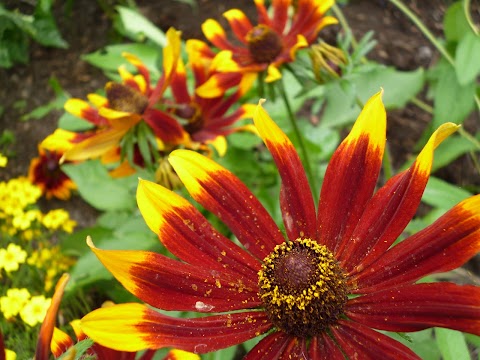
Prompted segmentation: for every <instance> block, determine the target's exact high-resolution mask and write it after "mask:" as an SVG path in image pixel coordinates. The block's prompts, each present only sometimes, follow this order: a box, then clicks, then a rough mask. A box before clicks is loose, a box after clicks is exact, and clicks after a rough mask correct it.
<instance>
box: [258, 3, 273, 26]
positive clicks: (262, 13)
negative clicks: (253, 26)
mask: <svg viewBox="0 0 480 360" xmlns="http://www.w3.org/2000/svg"><path fill="white" fill-rule="evenodd" d="M254 2H255V6H256V7H257V17H258V19H257V20H258V23H259V24H265V25H268V26H270V27H271V26H272V21H271V20H270V18H269V17H268V12H267V9H266V8H265V5H264V4H263V3H264V0H254Z"/></svg>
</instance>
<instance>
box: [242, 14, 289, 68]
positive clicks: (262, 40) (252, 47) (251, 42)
mask: <svg viewBox="0 0 480 360" xmlns="http://www.w3.org/2000/svg"><path fill="white" fill-rule="evenodd" d="M246 39H247V42H248V50H249V51H250V55H251V56H252V58H253V60H254V61H255V62H256V63H260V64H263V63H271V62H272V61H273V60H275V58H276V57H277V56H278V55H279V54H280V53H281V52H282V50H283V45H282V39H281V38H280V36H279V35H278V34H277V33H276V32H275V31H273V30H272V29H270V28H269V27H268V26H266V25H263V24H260V25H257V26H255V27H254V28H253V29H252V30H250V32H249V33H248V34H247V36H246Z"/></svg>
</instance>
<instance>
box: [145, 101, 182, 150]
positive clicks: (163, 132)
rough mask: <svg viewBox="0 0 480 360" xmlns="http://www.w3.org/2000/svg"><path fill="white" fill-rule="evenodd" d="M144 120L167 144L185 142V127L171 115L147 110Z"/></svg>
mask: <svg viewBox="0 0 480 360" xmlns="http://www.w3.org/2000/svg"><path fill="white" fill-rule="evenodd" d="M143 116H144V120H145V122H146V123H147V124H148V126H150V128H152V130H153V132H154V133H155V135H156V136H157V137H158V138H159V139H160V140H162V141H163V142H165V143H168V144H180V143H182V142H184V141H185V139H186V137H187V134H186V133H185V131H184V130H183V127H182V126H181V125H180V124H179V123H178V122H177V120H175V119H174V118H173V117H171V116H170V115H168V114H166V113H164V112H162V111H159V110H156V109H151V108H149V109H147V110H146V111H145V114H144V115H143Z"/></svg>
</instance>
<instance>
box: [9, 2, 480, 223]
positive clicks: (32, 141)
mask: <svg viewBox="0 0 480 360" xmlns="http://www.w3.org/2000/svg"><path fill="white" fill-rule="evenodd" d="M404 2H405V4H406V5H408V6H409V7H410V8H411V9H413V10H414V11H415V12H416V13H417V14H418V15H419V16H420V17H421V18H422V20H423V21H424V22H425V23H426V24H427V26H428V27H429V28H430V29H431V30H433V31H434V32H435V33H436V35H438V36H441V34H442V18H443V14H444V13H445V9H446V7H447V6H448V3H449V1H445V0H430V1H428V2H425V1H420V0H408V1H404ZM9 3H16V2H11V1H10V2H8V1H7V7H9ZM63 3H64V2H56V4H55V6H56V9H55V11H56V13H57V15H58V16H57V19H58V23H59V27H60V29H61V33H62V35H63V37H64V38H65V40H66V41H67V42H68V43H69V44H70V47H69V49H67V50H61V49H49V48H44V47H40V46H38V45H37V44H32V46H31V53H30V62H29V64H28V65H26V66H23V65H18V66H15V67H14V68H12V69H9V70H0V84H2V85H3V86H1V87H0V99H1V105H2V106H3V107H4V112H3V114H2V117H1V118H0V131H1V130H4V129H10V130H12V131H13V132H14V133H15V136H16V142H15V144H14V145H13V148H12V150H13V153H14V156H13V157H12V158H11V159H10V162H9V166H8V167H7V168H6V170H5V169H2V170H0V180H5V179H8V178H11V177H14V176H19V175H25V174H26V173H27V169H28V165H29V162H30V159H31V158H32V157H35V156H36V153H37V144H38V142H39V141H41V140H42V139H43V138H44V137H45V136H47V135H48V134H50V133H51V132H52V131H53V130H54V129H55V127H56V125H57V120H58V118H59V116H60V114H61V112H59V111H54V112H52V113H50V114H49V115H48V116H47V117H45V118H44V119H41V120H33V121H28V122H22V121H20V120H19V118H20V117H21V116H22V115H23V114H25V113H27V112H29V111H32V110H33V109H35V108H36V107H38V106H40V105H43V104H45V103H47V102H49V101H51V100H52V99H53V98H54V94H53V91H52V90H51V89H50V87H49V86H48V80H49V78H50V77H52V76H54V77H55V78H56V79H57V80H58V81H59V82H60V84H61V86H62V87H63V88H64V89H65V90H66V91H68V92H69V93H70V94H71V95H72V96H75V97H80V98H85V96H86V94H87V93H89V92H92V91H94V90H96V89H98V88H101V87H103V85H104V84H105V82H106V78H105V77H104V76H103V74H102V73H101V72H100V71H99V70H97V69H96V68H94V67H92V66H90V65H88V64H87V63H86V62H84V61H82V60H81V55H82V54H86V53H89V52H92V51H94V50H97V49H100V48H102V47H103V46H105V45H107V44H109V43H112V42H114V41H119V39H118V35H117V38H116V37H115V33H114V32H113V31H112V22H111V19H110V18H109V17H108V16H107V15H106V12H105V11H104V10H102V9H101V8H100V7H99V6H98V3H100V2H92V1H88V0H75V1H72V2H71V3H72V4H73V9H72V12H71V14H66V13H65V9H64V8H63V6H64V5H63ZM103 3H107V4H108V3H111V1H110V2H109V1H106V2H103ZM197 3H198V8H197V9H192V8H191V7H189V6H188V5H187V4H185V3H182V2H180V1H174V0H170V1H169V0H159V1H152V0H138V1H137V5H138V7H139V9H140V11H141V12H142V13H143V14H144V15H146V16H147V17H148V18H150V19H151V20H152V21H153V22H154V23H155V24H157V25H158V26H160V27H161V28H162V29H164V30H166V29H168V28H169V27H170V26H175V27H176V28H178V29H180V30H182V31H183V37H184V38H194V37H195V38H202V34H201V30H200V25H201V23H202V22H203V21H204V20H205V19H207V18H209V17H213V18H216V19H217V20H219V21H223V19H222V17H221V14H222V12H224V11H225V10H227V9H229V8H232V7H238V8H241V9H244V10H245V11H246V12H247V14H248V15H249V16H251V18H254V17H255V14H256V12H255V7H254V6H253V1H252V2H247V1H245V0H228V1H215V0H198V1H197ZM10 8H12V6H11V4H10ZM343 10H344V13H345V16H346V17H347V20H348V21H349V24H350V26H351V27H352V29H353V31H354V33H355V35H356V37H357V39H358V38H360V37H361V36H362V35H364V34H365V33H366V32H367V31H370V30H373V31H374V32H375V39H376V40H377V41H378V45H377V46H376V48H375V49H374V50H373V51H372V52H371V53H370V54H369V58H371V59H372V60H376V61H378V62H381V63H384V64H387V65H393V66H395V67H396V68H398V69H402V70H411V69H416V68H418V67H428V66H429V65H431V64H432V63H434V62H435V61H436V60H437V59H438V56H439V55H438V52H437V51H436V50H435V49H434V48H433V46H432V45H431V44H430V43H429V42H428V41H427V40H426V39H425V38H424V37H423V35H422V34H421V33H420V32H419V31H418V30H417V28H416V27H415V26H414V25H412V23H411V22H410V21H409V20H408V19H406V18H405V16H404V15H403V14H401V13H400V12H399V11H398V10H396V9H395V8H394V7H393V6H392V5H390V4H388V2H387V1H382V0H375V1H374V0H351V1H350V2H349V4H348V5H347V6H345V7H344V8H343ZM24 11H28V9H27V10H24ZM339 30H340V27H339V26H335V27H330V28H329V29H326V30H325V31H324V32H322V33H321V34H322V36H323V37H325V38H326V39H327V41H330V42H333V41H334V40H335V34H336V32H338V31H339ZM388 118H389V122H388V140H389V146H390V151H391V154H392V159H393V164H394V165H395V166H398V165H399V164H401V163H402V162H403V161H404V160H405V159H406V158H407V157H408V156H410V154H411V151H412V150H413V148H414V145H415V143H416V141H417V140H418V139H419V137H420V135H421V133H422V131H423V129H424V128H425V126H426V125H427V123H428V122H429V121H430V120H431V116H430V115H429V114H427V113H425V112H423V111H421V110H420V109H418V108H417V107H415V106H413V105H408V106H407V107H406V108H405V109H402V110H396V111H390V112H389V113H388ZM479 123H480V121H479V119H478V117H477V118H473V117H472V118H471V119H469V120H468V122H467V123H466V128H467V129H469V128H472V129H475V127H478V124H479ZM440 175H441V176H442V177H444V178H445V179H447V180H449V181H451V182H453V183H456V184H459V185H465V182H470V183H476V184H477V185H480V179H479V178H478V177H479V175H478V173H476V172H475V169H474V168H473V165H472V161H471V159H470V158H469V157H468V156H464V157H462V158H460V159H458V160H457V161H455V162H453V163H452V164H451V165H450V166H449V167H448V169H446V170H442V172H441V174H440ZM466 179H467V180H466ZM44 205H45V206H47V207H59V206H64V207H66V208H67V209H69V210H70V211H71V212H72V216H73V217H74V218H75V219H76V220H77V221H79V223H80V225H81V226H88V225H91V224H93V223H94V221H95V217H96V216H97V212H96V211H94V210H93V209H91V208H90V207H89V206H88V205H87V204H85V203H83V201H81V199H79V198H78V197H76V198H74V199H73V201H70V202H66V203H62V202H59V201H53V202H50V203H49V204H44Z"/></svg>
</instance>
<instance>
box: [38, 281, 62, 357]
mask: <svg viewBox="0 0 480 360" xmlns="http://www.w3.org/2000/svg"><path fill="white" fill-rule="evenodd" d="M69 279H70V276H69V275H68V274H63V275H62V277H61V278H60V280H58V283H57V285H56V287H55V293H54V294H53V298H52V303H51V305H50V307H49V308H48V310H47V314H46V315H45V319H44V320H43V323H42V327H41V328H40V333H39V336H38V341H37V349H36V351H35V359H37V360H48V359H49V358H50V343H51V341H52V336H53V329H54V328H55V319H56V318H57V312H58V308H59V307H60V302H61V301H62V297H63V292H64V290H65V286H66V285H67V282H68V280H69Z"/></svg>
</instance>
